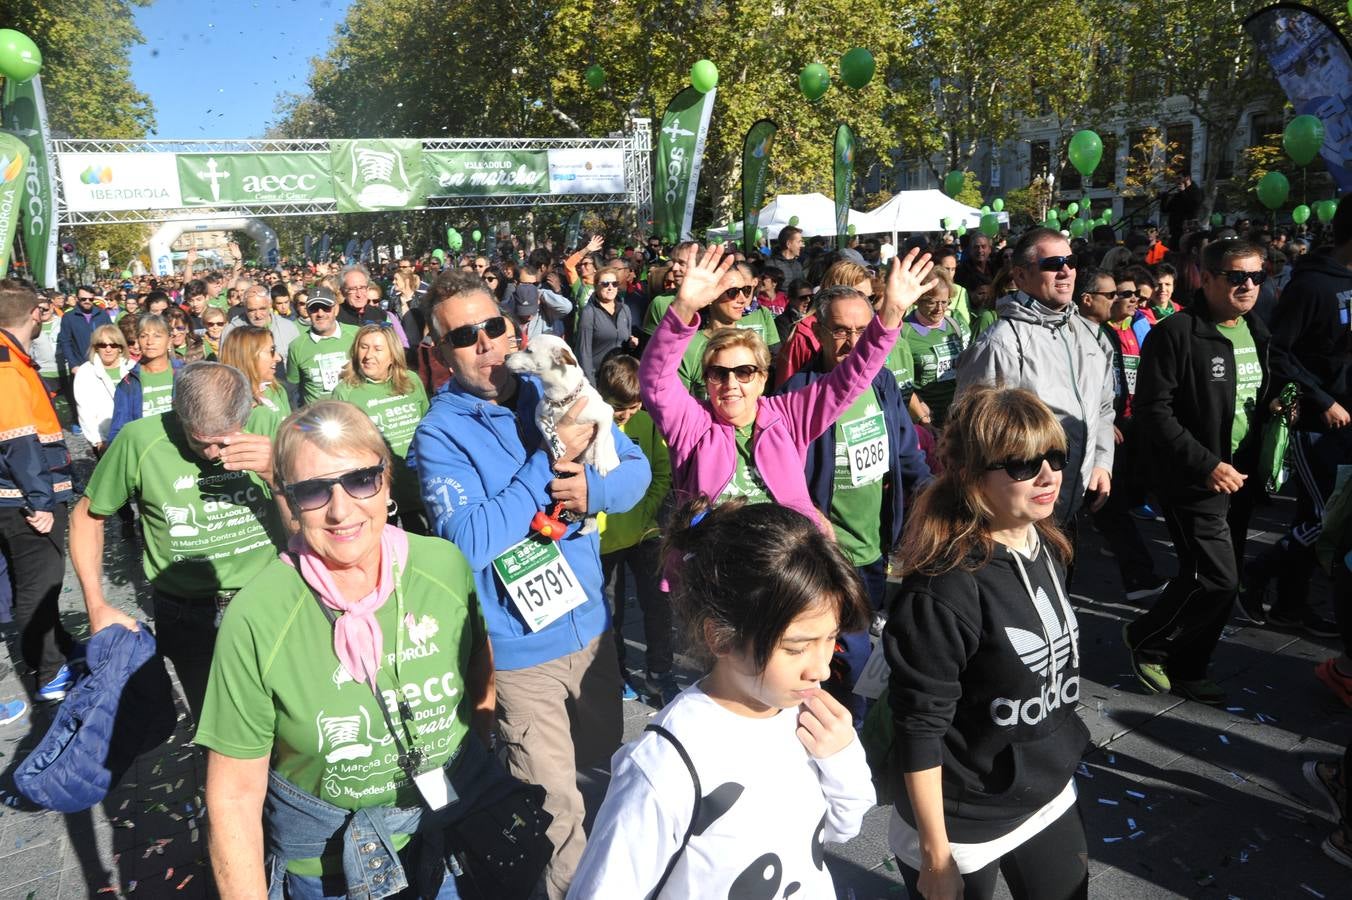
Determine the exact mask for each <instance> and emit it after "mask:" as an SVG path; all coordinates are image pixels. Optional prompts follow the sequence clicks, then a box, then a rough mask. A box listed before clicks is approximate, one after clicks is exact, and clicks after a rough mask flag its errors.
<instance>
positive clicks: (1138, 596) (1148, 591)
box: [1127, 582, 1169, 600]
mask: <svg viewBox="0 0 1352 900" xmlns="http://www.w3.org/2000/svg"><path fill="white" fill-rule="evenodd" d="M1168 586H1169V585H1168V583H1167V582H1166V583H1165V584H1162V585H1160V586H1159V587H1157V588H1141V589H1140V590H1137V591H1127V599H1128V600H1148V599H1150V598H1151V597H1158V596H1159V595H1160V594H1163V593H1164V589H1165V588H1166V587H1168Z"/></svg>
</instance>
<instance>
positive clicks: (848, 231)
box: [845, 225, 858, 234]
mask: <svg viewBox="0 0 1352 900" xmlns="http://www.w3.org/2000/svg"><path fill="white" fill-rule="evenodd" d="M857 228H858V226H856V225H846V226H845V233H846V234H854V233H855V231H856V230H857Z"/></svg>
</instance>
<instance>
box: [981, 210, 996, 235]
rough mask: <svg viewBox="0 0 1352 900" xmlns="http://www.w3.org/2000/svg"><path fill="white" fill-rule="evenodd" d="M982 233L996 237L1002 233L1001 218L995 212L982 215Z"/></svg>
mask: <svg viewBox="0 0 1352 900" xmlns="http://www.w3.org/2000/svg"><path fill="white" fill-rule="evenodd" d="M981 233H982V234H984V235H985V236H986V237H995V236H996V235H997V234H999V233H1000V220H999V219H998V218H996V216H995V213H989V212H988V213H986V214H985V215H983V216H982V217H981Z"/></svg>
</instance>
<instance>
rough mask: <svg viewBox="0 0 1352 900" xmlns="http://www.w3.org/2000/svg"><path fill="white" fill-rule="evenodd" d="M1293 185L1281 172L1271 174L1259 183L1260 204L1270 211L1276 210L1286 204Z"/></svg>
mask: <svg viewBox="0 0 1352 900" xmlns="http://www.w3.org/2000/svg"><path fill="white" fill-rule="evenodd" d="M1290 193H1291V183H1290V182H1289V181H1287V180H1286V176H1285V175H1283V174H1282V173H1281V172H1269V173H1267V174H1266V175H1264V176H1263V177H1262V178H1261V179H1260V180H1259V181H1258V202H1260V203H1262V204H1263V205H1264V206H1266V207H1267V208H1268V209H1276V208H1277V207H1279V206H1281V205H1282V204H1283V203H1285V202H1286V198H1287V196H1289V195H1290Z"/></svg>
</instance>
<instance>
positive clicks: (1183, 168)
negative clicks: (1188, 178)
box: [1164, 122, 1192, 175]
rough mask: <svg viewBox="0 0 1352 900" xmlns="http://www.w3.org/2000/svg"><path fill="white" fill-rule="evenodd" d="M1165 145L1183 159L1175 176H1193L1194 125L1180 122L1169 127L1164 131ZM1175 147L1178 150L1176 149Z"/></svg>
mask: <svg viewBox="0 0 1352 900" xmlns="http://www.w3.org/2000/svg"><path fill="white" fill-rule="evenodd" d="M1164 143H1165V145H1166V146H1169V149H1170V151H1172V152H1175V153H1177V154H1178V156H1180V157H1182V159H1181V160H1179V164H1178V170H1177V172H1176V173H1175V174H1177V175H1182V174H1184V173H1187V174H1192V123H1191V122H1179V123H1178V124H1175V125H1169V126H1167V127H1166V128H1165V129H1164ZM1174 145H1176V146H1177V149H1176V150H1175V149H1174Z"/></svg>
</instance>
